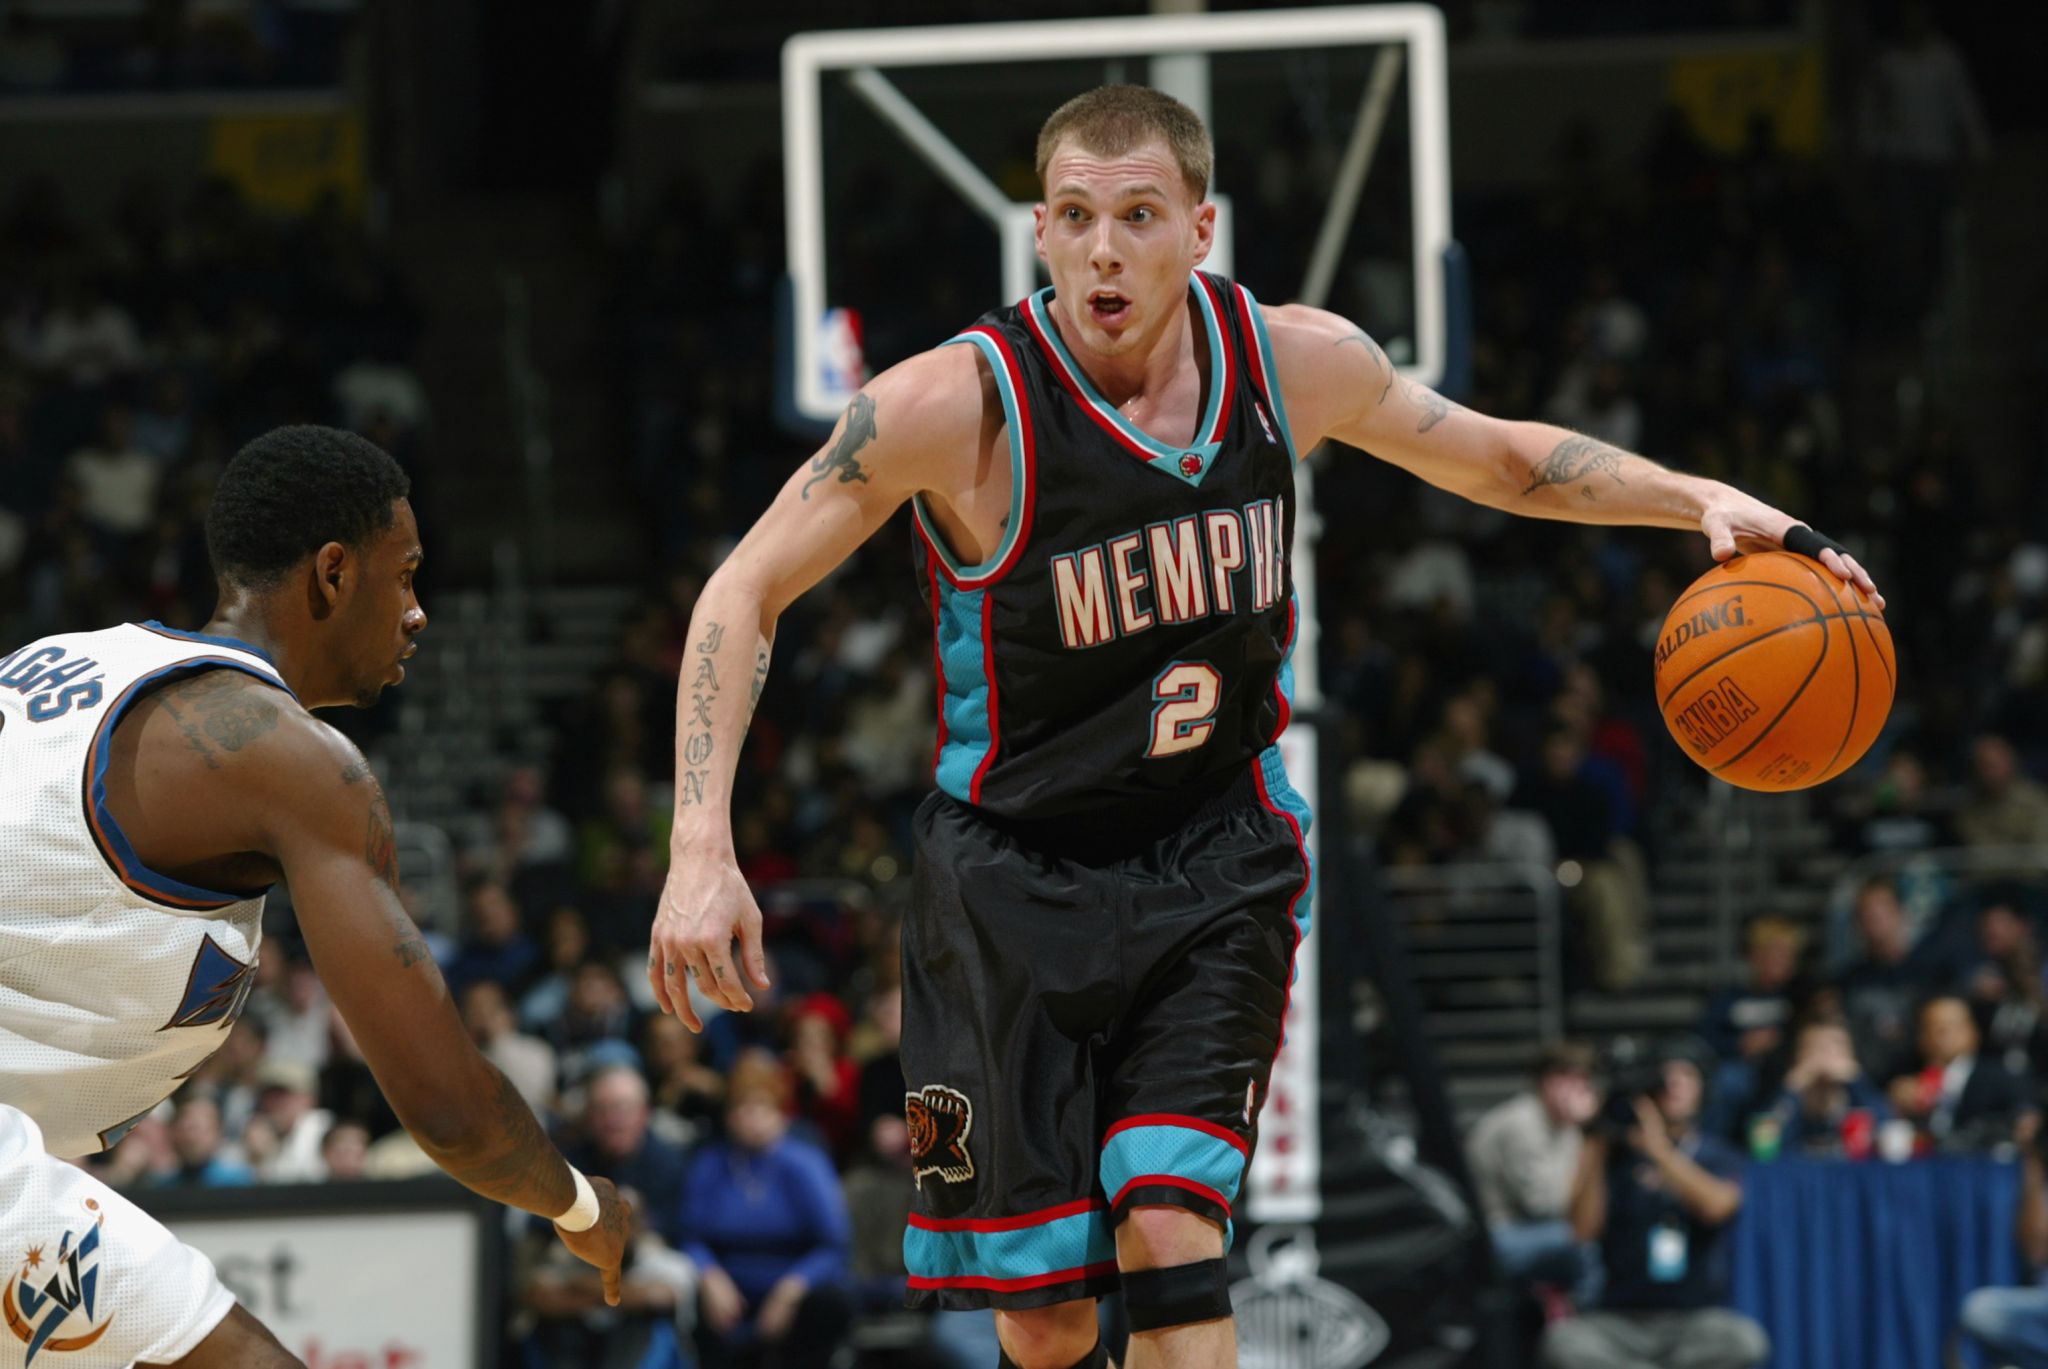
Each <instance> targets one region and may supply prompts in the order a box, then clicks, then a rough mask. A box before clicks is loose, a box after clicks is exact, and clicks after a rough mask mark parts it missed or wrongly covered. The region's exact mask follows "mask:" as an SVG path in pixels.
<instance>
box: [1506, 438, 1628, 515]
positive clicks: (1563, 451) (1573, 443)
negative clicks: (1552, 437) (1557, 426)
mask: <svg viewBox="0 0 2048 1369" xmlns="http://www.w3.org/2000/svg"><path fill="white" fill-rule="evenodd" d="M1624 455H1626V453H1624V452H1622V451H1621V450H1620V449H1619V448H1617V447H1610V446H1608V445H1607V444H1606V443H1605V442H1601V441H1599V440H1598V439H1596V438H1591V437H1587V436H1585V435H1584V434H1582V433H1573V434H1572V435H1571V436H1570V437H1567V438H1565V439H1564V441H1562V442H1560V443H1558V444H1557V445H1556V446H1555V447H1553V448H1551V450H1550V455H1549V456H1546V457H1544V458H1543V460H1542V462H1541V463H1540V464H1539V465H1538V466H1537V467H1536V470H1535V472H1534V475H1533V477H1532V478H1531V479H1530V481H1529V488H1527V489H1525V490H1523V491H1522V493H1523V494H1525V495H1528V494H1534V493H1536V491H1538V490H1540V489H1542V488H1543V487H1544V486H1545V485H1569V484H1571V483H1572V482H1573V481H1575V480H1590V479H1591V477H1593V476H1595V475H1605V476H1606V477H1607V478H1608V479H1609V480H1612V481H1613V482H1614V483H1615V484H1617V485H1626V484H1627V483H1628V482H1627V481H1626V480H1623V479H1622V478H1621V474H1620V466H1621V459H1622V457H1623V456H1624ZM1579 493H1580V494H1582V495H1584V496H1585V497H1586V498H1588V499H1598V498H1599V495H1597V494H1595V493H1594V492H1593V487H1592V486H1591V485H1590V484H1586V485H1581V486H1579Z"/></svg>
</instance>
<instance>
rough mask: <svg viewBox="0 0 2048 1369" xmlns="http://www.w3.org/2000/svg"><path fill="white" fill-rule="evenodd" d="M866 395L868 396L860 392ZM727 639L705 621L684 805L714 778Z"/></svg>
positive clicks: (683, 777)
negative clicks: (719, 657)
mask: <svg viewBox="0 0 2048 1369" xmlns="http://www.w3.org/2000/svg"><path fill="white" fill-rule="evenodd" d="M861 398H865V396H861ZM723 641H725V625H724V624H722V623H706V624H704V635H703V636H702V637H700V638H699V639H698V640H697V645H696V647H695V648H694V649H695V652H696V661H697V671H696V675H695V677H694V678H693V679H692V680H691V681H690V713H689V726H690V727H691V728H693V729H697V730H695V731H692V732H691V733H690V734H689V735H688V736H687V737H685V738H684V739H683V765H684V767H685V768H684V769H683V770H682V771H681V772H680V773H678V774H677V775H676V788H677V797H678V799H679V801H680V803H681V805H682V806H683V807H685V808H689V807H694V806H695V805H697V804H700V803H702V802H704V789H705V785H706V783H707V782H708V781H709V780H710V779H711V771H710V768H709V767H710V763H711V753H712V751H713V750H714V744H713V742H712V740H711V705H712V703H713V702H714V701H715V700H716V699H717V698H718V671H717V670H716V669H715V668H714V665H713V662H712V659H711V658H712V656H713V655H715V654H716V653H717V651H718V647H719V644H720V643H722V642H723Z"/></svg>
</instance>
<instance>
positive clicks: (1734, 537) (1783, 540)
mask: <svg viewBox="0 0 2048 1369" xmlns="http://www.w3.org/2000/svg"><path fill="white" fill-rule="evenodd" d="M1700 531H1701V532H1703V533H1705V534H1706V535H1707V549H1708V550H1709V551H1710V552H1711V553H1712V554H1713V557H1714V559H1715V560H1716V561H1726V560H1728V559H1729V558H1731V557H1734V556H1740V555H1743V554H1744V553H1746V552H1753V551H1776V550H1778V549H1779V548H1781V547H1782V548H1783V549H1784V550H1786V551H1790V552H1797V553H1799V554H1800V555H1802V556H1810V557H1812V558H1813V559H1814V560H1816V561H1818V562H1820V563H1821V564H1822V565H1823V566H1826V567H1827V568H1828V569H1829V570H1830V571H1832V572H1833V573H1834V574H1835V575H1837V576H1838V577H1840V578H1841V579H1842V580H1843V581H1845V582H1846V583H1848V584H1852V585H1854V586H1856V588H1857V589H1859V590H1862V591H1863V592H1864V593H1865V594H1868V595H1870V596H1871V597H1872V598H1873V599H1875V600H1876V601H1877V606H1878V607H1879V608H1880V609H1881V608H1883V607H1884V596H1883V595H1882V594H1879V593H1878V592H1877V582H1876V581H1874V580H1872V579H1871V578H1870V572H1869V571H1867V570H1865V569H1864V568H1863V567H1862V565H1861V564H1860V563H1859V562H1858V561H1857V560H1856V558H1855V557H1853V556H1851V555H1850V554H1849V552H1848V550H1847V548H1845V547H1843V546H1842V545H1841V544H1840V543H1839V542H1835V541H1833V540H1831V539H1829V538H1826V537H1822V536H1820V535H1819V534H1817V533H1815V532H1814V531H1813V529H1811V528H1809V527H1807V526H1806V524H1804V523H1802V522H1800V521H1799V520H1798V519H1796V518H1794V517H1793V516H1792V515H1791V514H1789V513H1781V512H1780V511H1779V510H1777V509H1774V508H1772V507H1771V506H1770V505H1769V504H1766V503H1764V502H1763V501H1762V500H1761V499H1756V498H1752V497H1751V496H1749V495H1746V494H1744V493H1743V492H1742V491H1741V490H1737V489H1724V491H1723V492H1722V493H1721V494H1719V495H1718V496H1717V497H1716V498H1715V500H1714V502H1713V503H1711V504H1709V505H1708V506H1707V510H1706V512H1705V513H1703V514H1701V515H1700ZM1802 534H1803V535H1802Z"/></svg>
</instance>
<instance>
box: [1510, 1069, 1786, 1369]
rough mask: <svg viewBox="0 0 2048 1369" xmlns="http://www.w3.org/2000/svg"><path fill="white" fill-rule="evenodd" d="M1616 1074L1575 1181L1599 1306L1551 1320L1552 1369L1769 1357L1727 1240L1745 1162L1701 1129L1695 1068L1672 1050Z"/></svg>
mask: <svg viewBox="0 0 2048 1369" xmlns="http://www.w3.org/2000/svg"><path fill="white" fill-rule="evenodd" d="M1648 1063H1649V1067H1648V1068H1647V1069H1643V1070H1622V1071H1618V1072H1617V1074H1616V1078H1615V1086H1614V1089H1613V1091H1612V1093H1611V1095H1610V1097H1609V1100H1608V1104H1607V1106H1606V1108H1604V1109H1603V1110H1602V1112H1601V1115H1600V1119H1599V1122H1598V1123H1597V1124H1596V1125H1595V1126H1594V1127H1593V1128H1592V1129H1591V1130H1590V1131H1589V1133H1588V1135H1587V1137H1586V1140H1585V1144H1584V1145H1583V1147H1582V1148H1581V1150H1580V1153H1579V1170H1578V1174H1577V1176H1576V1177H1575V1178H1574V1180H1573V1183H1572V1199H1571V1217H1572V1226H1573V1228H1574V1230H1575V1231H1576V1233H1577V1235H1578V1237H1579V1239H1580V1240H1582V1241H1594V1242H1598V1243H1599V1246H1600V1253H1601V1260H1602V1263H1603V1264H1604V1266H1605V1268H1606V1273H1607V1293H1606V1296H1605V1298H1604V1300H1603V1301H1602V1303H1601V1309H1600V1310H1599V1311H1597V1312H1591V1313H1588V1314H1586V1315H1584V1316H1580V1317H1575V1318H1573V1319H1571V1320H1569V1321H1561V1322H1557V1323H1555V1324H1553V1325H1552V1326H1551V1327H1550V1329H1549V1330H1548V1331H1546V1332H1545V1333H1544V1337H1543V1363H1544V1364H1545V1365H1546V1366H1548V1369H1635V1367H1636V1366H1642V1365H1651V1364H1672V1363H1677V1362H1679V1360H1680V1358H1681V1357H1682V1359H1683V1362H1684V1363H1685V1364H1686V1365H1687V1366H1689V1369H1748V1366H1750V1365H1755V1364H1761V1363H1762V1362H1763V1361H1764V1359H1765V1358H1766V1357H1767V1356H1768V1355H1769V1354H1770V1341H1769V1338H1768V1337H1767V1336H1766V1335H1765V1334H1764V1329H1763V1328H1762V1327H1761V1326H1759V1325H1757V1324H1756V1323H1755V1322H1754V1321H1752V1320H1750V1319H1749V1318H1748V1317H1745V1316H1743V1315H1742V1314H1741V1313H1739V1312H1736V1311H1734V1310H1732V1309H1731V1308H1730V1307H1729V1306H1728V1302H1729V1276H1728V1260H1727V1250H1726V1244H1725V1242H1724V1240H1723V1237H1724V1236H1725V1234H1726V1233H1727V1230H1728V1226H1729V1223H1730V1222H1732V1221H1733V1220H1734V1217H1735V1214H1736V1212H1737V1211H1738V1210H1739V1209H1740V1208H1741V1206H1742V1186H1741V1182H1740V1175H1741V1167H1742V1161H1741V1158H1740V1156H1739V1155H1738V1154H1737V1153H1736V1152H1735V1151H1734V1150H1733V1149H1732V1148H1731V1147H1729V1146H1728V1145H1726V1144H1725V1143H1723V1142H1722V1141H1721V1140H1719V1139H1718V1138H1716V1137H1713V1136H1708V1135H1705V1134H1703V1133H1702V1132H1701V1131H1700V1129H1699V1126H1698V1119H1699V1112H1700V1101H1701V1093H1702V1090H1703V1080H1702V1077H1701V1071H1700V1066H1699V1064H1698V1062H1697V1061H1696V1060H1695V1059H1694V1058H1693V1057H1692V1056H1691V1054H1689V1053H1688V1052H1686V1051H1684V1050H1682V1049H1675V1048H1667V1049H1666V1050H1664V1051H1662V1052H1660V1053H1659V1054H1658V1055H1657V1056H1656V1058H1655V1059H1654V1060H1652V1061H1650V1062H1648Z"/></svg>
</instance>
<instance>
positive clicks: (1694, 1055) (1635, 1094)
mask: <svg viewBox="0 0 2048 1369" xmlns="http://www.w3.org/2000/svg"><path fill="white" fill-rule="evenodd" d="M1704 1058H1705V1057H1704V1051H1703V1049H1702V1047H1701V1045H1700V1044H1699V1043H1698V1042H1696V1041H1694V1040H1693V1039H1692V1038H1690V1037H1685V1036H1675V1037H1670V1038H1666V1039H1663V1040H1653V1039H1651V1038H1649V1037H1643V1036H1617V1037H1615V1038H1614V1040H1613V1041H1611V1042H1609V1043H1608V1045H1607V1047H1606V1049H1604V1050H1603V1051H1602V1052H1601V1055H1600V1072H1601V1075H1602V1076H1603V1077H1604V1079H1605V1080H1606V1089H1605V1094H1606V1101H1605V1102H1603V1103H1602V1104H1601V1107H1600V1113H1599V1115H1598V1116H1596V1117H1595V1118H1594V1119H1593V1121H1592V1122H1591V1123H1590V1124H1589V1125H1588V1126H1587V1128H1586V1129H1587V1131H1588V1132H1590V1133H1591V1134H1593V1135H1595V1136H1599V1137H1603V1138H1605V1139H1608V1140H1619V1139H1621V1138H1622V1137H1625V1136H1627V1135H1628V1133H1629V1131H1630V1130H1631V1129H1633V1128H1634V1127H1636V1126H1637V1125H1638V1124H1639V1123H1638V1119H1637V1117H1636V1100H1637V1099H1639V1098H1641V1099H1647V1100H1649V1102H1650V1103H1651V1105H1652V1106H1655V1105H1656V1104H1657V1101H1658V1098H1659V1096H1660V1095H1662V1094H1663V1092H1664V1070H1665V1066H1667V1065H1669V1064H1671V1063H1672V1062H1674V1061H1680V1062H1683V1063H1685V1064H1688V1065H1691V1066H1693V1068H1695V1069H1698V1070H1700V1071H1701V1072H1702V1075H1704V1073H1705V1069H1704V1066H1703V1065H1702V1061H1703V1059H1704Z"/></svg>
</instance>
